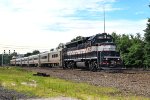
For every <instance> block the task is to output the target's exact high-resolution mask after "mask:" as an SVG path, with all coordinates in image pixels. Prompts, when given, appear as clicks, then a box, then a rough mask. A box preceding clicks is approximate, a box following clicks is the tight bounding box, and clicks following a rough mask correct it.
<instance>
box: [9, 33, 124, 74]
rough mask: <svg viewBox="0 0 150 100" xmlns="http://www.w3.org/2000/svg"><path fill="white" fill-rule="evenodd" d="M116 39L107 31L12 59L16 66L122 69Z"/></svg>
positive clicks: (95, 69)
mask: <svg viewBox="0 0 150 100" xmlns="http://www.w3.org/2000/svg"><path fill="white" fill-rule="evenodd" d="M113 41H114V39H113V37H112V36H111V35H109V34H107V33H99V34H96V35H93V36H89V37H83V38H82V39H80V40H78V41H73V42H68V43H66V44H65V46H64V48H60V49H56V50H53V51H49V52H44V53H40V54H37V55H32V56H29V57H23V58H15V59H12V60H11V61H10V64H11V65H16V66H47V67H53V66H59V67H62V68H63V69H74V68H85V69H88V70H90V71H97V70H102V69H122V68H123V62H122V59H121V57H120V53H119V52H117V50H116V44H115V43H114V42H113Z"/></svg>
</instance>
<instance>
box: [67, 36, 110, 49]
mask: <svg viewBox="0 0 150 100" xmlns="http://www.w3.org/2000/svg"><path fill="white" fill-rule="evenodd" d="M97 35H101V36H104V35H108V34H107V33H98V34H96V35H93V36H89V37H83V39H81V40H78V41H73V42H67V43H66V44H65V45H66V46H68V45H71V44H75V43H79V42H82V41H86V40H87V41H91V40H92V39H94V38H95V37H96V36H97Z"/></svg>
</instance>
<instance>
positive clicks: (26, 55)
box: [24, 52, 32, 57]
mask: <svg viewBox="0 0 150 100" xmlns="http://www.w3.org/2000/svg"><path fill="white" fill-rule="evenodd" d="M31 55H32V53H30V52H27V53H26V54H24V57H28V56H31Z"/></svg>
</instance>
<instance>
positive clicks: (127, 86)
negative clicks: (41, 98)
mask: <svg viewBox="0 0 150 100" xmlns="http://www.w3.org/2000/svg"><path fill="white" fill-rule="evenodd" d="M25 69H27V70H32V71H35V72H43V73H47V74H49V75H50V76H52V77H57V78H61V79H66V80H72V81H75V82H86V83H89V84H92V85H96V86H106V87H115V88H118V89H120V90H121V91H123V93H124V94H125V95H128V94H129V93H133V94H135V95H142V96H147V97H150V71H124V72H121V73H113V72H111V73H110V72H104V71H101V72H90V71H82V70H80V69H75V70H63V69H60V68H35V67H34V68H29V67H26V68H25Z"/></svg>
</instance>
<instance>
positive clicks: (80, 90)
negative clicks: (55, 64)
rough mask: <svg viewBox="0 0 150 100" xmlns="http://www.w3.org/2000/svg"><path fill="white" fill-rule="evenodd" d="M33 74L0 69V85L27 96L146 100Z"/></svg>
mask: <svg viewBox="0 0 150 100" xmlns="http://www.w3.org/2000/svg"><path fill="white" fill-rule="evenodd" d="M33 74H34V73H33V72H30V71H26V70H23V69H21V68H17V67H2V68H0V85H1V86H3V87H5V88H7V89H14V90H16V91H18V92H22V93H25V94H27V95H29V96H37V97H44V98H46V97H55V96H66V97H74V98H78V99H81V100H88V99H90V100H99V99H101V100H103V99H104V100H107V99H108V100H110V99H115V100H144V99H145V100H148V98H145V97H139V96H132V95H130V96H124V95H123V94H122V92H121V91H119V90H118V89H116V88H109V87H97V86H92V85H89V84H86V83H75V82H71V81H66V80H62V79H57V78H52V77H40V76H33Z"/></svg>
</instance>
